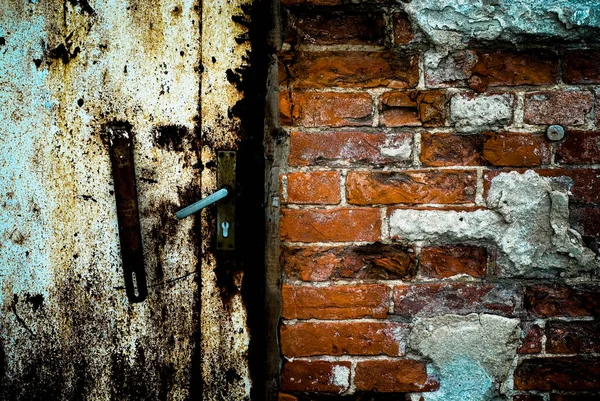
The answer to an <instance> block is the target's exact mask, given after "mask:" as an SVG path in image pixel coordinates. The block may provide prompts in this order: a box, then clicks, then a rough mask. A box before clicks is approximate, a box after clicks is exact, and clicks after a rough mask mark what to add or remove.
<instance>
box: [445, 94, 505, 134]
mask: <svg viewBox="0 0 600 401" xmlns="http://www.w3.org/2000/svg"><path fill="white" fill-rule="evenodd" d="M513 104H514V98H513V96H511V95H509V94H502V95H472V94H464V93H460V94H456V95H455V96H453V97H452V100H451V101H450V117H451V120H452V121H453V122H454V125H455V126H456V128H457V129H458V130H460V131H465V132H469V131H475V130H481V129H482V128H498V127H502V126H505V125H508V124H510V123H511V121H512V117H513V113H512V110H513Z"/></svg>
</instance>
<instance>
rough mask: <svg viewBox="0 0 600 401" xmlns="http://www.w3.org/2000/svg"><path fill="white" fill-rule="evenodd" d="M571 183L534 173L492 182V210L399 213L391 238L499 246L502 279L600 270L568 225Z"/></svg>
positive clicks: (503, 176) (506, 175)
mask: <svg viewBox="0 0 600 401" xmlns="http://www.w3.org/2000/svg"><path fill="white" fill-rule="evenodd" d="M568 187H569V184H568V183H567V182H566V181H564V179H553V178H544V177H540V176H539V175H537V174H536V173H535V172H534V171H532V170H528V171H526V172H525V173H524V174H519V173H517V172H510V173H503V174H500V175H498V176H497V177H495V178H494V179H493V180H492V185H491V188H490V190H489V193H488V196H487V206H488V210H476V211H472V212H456V211H441V210H440V211H438V210H414V209H413V210H409V209H406V210H395V211H394V212H393V213H392V215H391V217H390V234H391V235H392V236H395V237H398V238H401V239H405V240H409V241H428V242H431V243H440V242H441V243H474V244H481V245H482V246H486V245H489V244H490V243H493V244H495V246H497V247H498V251H499V259H498V267H499V268H500V269H501V271H502V275H504V276H518V277H548V276H555V275H557V274H561V275H563V276H567V277H569V276H577V275H578V274H580V273H581V272H585V271H592V270H594V269H598V267H599V263H598V259H597V258H596V255H595V254H594V252H593V251H592V250H590V249H588V248H586V247H585V245H584V244H583V241H582V240H581V236H580V235H579V233H577V232H576V231H575V230H573V229H572V228H571V227H570V226H569V207H568V202H569V200H568Z"/></svg>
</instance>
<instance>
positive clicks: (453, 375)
mask: <svg viewBox="0 0 600 401" xmlns="http://www.w3.org/2000/svg"><path fill="white" fill-rule="evenodd" d="M434 374H435V375H437V376H438V377H440V389H439V390H438V391H436V392H433V393H423V397H424V399H425V401H490V400H493V399H494V397H495V396H496V395H497V390H496V386H495V385H494V381H493V379H492V377H490V375H489V374H488V373H487V372H486V370H485V369H484V368H483V367H482V366H481V365H480V364H479V363H478V362H477V361H476V360H474V359H471V358H469V357H465V356H457V357H456V358H455V359H452V360H450V361H447V362H445V363H444V364H443V365H441V366H439V370H438V371H437V372H434Z"/></svg>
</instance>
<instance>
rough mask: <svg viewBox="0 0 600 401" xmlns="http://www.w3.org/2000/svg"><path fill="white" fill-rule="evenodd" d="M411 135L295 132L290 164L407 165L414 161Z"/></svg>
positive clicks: (292, 135) (293, 133)
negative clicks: (412, 158)
mask: <svg viewBox="0 0 600 401" xmlns="http://www.w3.org/2000/svg"><path fill="white" fill-rule="evenodd" d="M411 149H412V134H410V133H391V134H385V133H383V132H377V133H372V134H371V133H366V132H354V131H345V132H315V133H303V132H297V131H293V132H292V133H291V134H290V156H289V159H288V163H289V165H291V166H308V165H317V166H322V165H324V166H346V165H348V164H356V163H368V164H372V165H390V164H391V165H401V166H404V165H407V164H409V163H411V162H412V160H411V154H412V150H411Z"/></svg>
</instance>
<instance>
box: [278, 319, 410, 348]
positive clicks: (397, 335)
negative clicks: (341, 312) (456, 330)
mask: <svg viewBox="0 0 600 401" xmlns="http://www.w3.org/2000/svg"><path fill="white" fill-rule="evenodd" d="M408 331H409V330H408V327H407V326H406V325H403V324H401V323H372V322H352V323H341V322H340V323H337V322H336V323H328V322H319V323H298V324H293V325H283V326H282V327H281V329H280V338H281V352H282V353H283V355H285V356H286V357H302V356H314V355H389V356H402V355H404V345H405V341H406V336H407V335H408Z"/></svg>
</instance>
